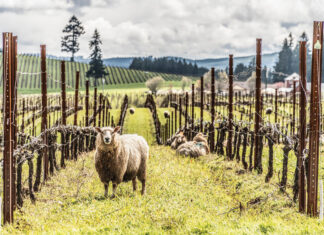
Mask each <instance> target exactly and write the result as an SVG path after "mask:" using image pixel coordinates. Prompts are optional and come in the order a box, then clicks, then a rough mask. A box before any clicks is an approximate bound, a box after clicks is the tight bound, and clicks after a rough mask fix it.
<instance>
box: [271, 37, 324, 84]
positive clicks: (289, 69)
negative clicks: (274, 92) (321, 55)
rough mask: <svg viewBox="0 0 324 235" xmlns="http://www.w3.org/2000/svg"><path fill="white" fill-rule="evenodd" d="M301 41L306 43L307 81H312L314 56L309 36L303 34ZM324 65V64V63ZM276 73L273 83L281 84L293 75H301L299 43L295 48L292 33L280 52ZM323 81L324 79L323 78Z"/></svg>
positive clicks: (275, 68)
mask: <svg viewBox="0 0 324 235" xmlns="http://www.w3.org/2000/svg"><path fill="white" fill-rule="evenodd" d="M299 41H306V63H307V67H306V68H307V72H306V74H307V80H308V81H310V75H311V63H312V54H311V50H310V48H309V47H310V43H309V39H308V36H307V34H306V33H305V32H303V33H302V34H301V35H300V37H299ZM323 63H324V62H323ZM274 70H275V73H274V75H273V81H274V82H279V81H283V79H284V78H285V77H286V76H287V75H290V74H292V73H294V72H295V73H299V43H296V45H295V47H294V38H293V36H292V34H291V33H290V34H289V36H288V38H285V39H284V41H283V46H282V49H281V51H280V52H279V61H278V62H277V63H276V65H275V67H274ZM322 80H323V78H322Z"/></svg>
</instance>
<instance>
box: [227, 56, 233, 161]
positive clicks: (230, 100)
mask: <svg viewBox="0 0 324 235" xmlns="http://www.w3.org/2000/svg"><path fill="white" fill-rule="evenodd" d="M228 79H229V87H228V139H227V146H226V155H227V159H232V136H233V55H229V70H228ZM233 157H234V156H233Z"/></svg>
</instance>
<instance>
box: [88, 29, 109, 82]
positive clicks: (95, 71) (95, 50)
mask: <svg viewBox="0 0 324 235" xmlns="http://www.w3.org/2000/svg"><path fill="white" fill-rule="evenodd" d="M100 44H102V42H101V40H100V35H99V32H98V30H97V29H95V31H94V34H93V36H92V40H91V41H90V43H89V46H90V50H92V52H91V55H90V58H91V61H90V63H89V64H90V68H89V70H88V71H87V74H86V76H87V77H88V78H90V77H92V78H94V85H95V87H97V79H99V78H103V77H104V76H106V75H108V73H107V72H106V71H105V67H104V65H103V61H102V52H101V49H100Z"/></svg>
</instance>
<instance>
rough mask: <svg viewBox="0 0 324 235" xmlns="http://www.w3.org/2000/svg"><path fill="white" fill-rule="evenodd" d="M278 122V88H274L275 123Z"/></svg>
mask: <svg viewBox="0 0 324 235" xmlns="http://www.w3.org/2000/svg"><path fill="white" fill-rule="evenodd" d="M277 120H278V88H276V95H275V123H277Z"/></svg>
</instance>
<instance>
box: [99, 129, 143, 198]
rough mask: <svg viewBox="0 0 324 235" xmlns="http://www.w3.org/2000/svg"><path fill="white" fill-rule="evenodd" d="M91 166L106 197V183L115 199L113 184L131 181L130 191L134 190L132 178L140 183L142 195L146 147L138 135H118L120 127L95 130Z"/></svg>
mask: <svg viewBox="0 0 324 235" xmlns="http://www.w3.org/2000/svg"><path fill="white" fill-rule="evenodd" d="M96 130H97V132H98V135H97V139H96V148H97V149H96V154H95V166H96V170H97V172H98V175H99V178H100V180H101V182H102V183H103V184H104V187H105V197H107V195H108V187H109V182H110V181H112V185H113V193H112V196H111V198H114V197H115V193H116V188H117V185H118V184H120V183H121V182H122V181H124V182H126V181H130V180H132V182H133V190H134V191H136V189H137V182H136V177H137V179H138V180H139V181H141V183H142V195H144V194H145V181H146V162H147V160H148V156H149V146H148V144H147V142H146V140H145V139H144V138H143V137H142V136H138V135H136V134H132V135H130V134H127V135H119V134H118V131H119V130H120V127H119V126H117V127H116V128H112V127H104V128H99V127H97V128H96Z"/></svg>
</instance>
